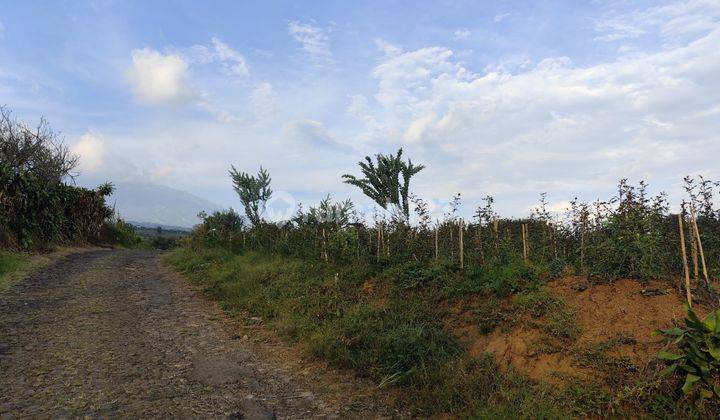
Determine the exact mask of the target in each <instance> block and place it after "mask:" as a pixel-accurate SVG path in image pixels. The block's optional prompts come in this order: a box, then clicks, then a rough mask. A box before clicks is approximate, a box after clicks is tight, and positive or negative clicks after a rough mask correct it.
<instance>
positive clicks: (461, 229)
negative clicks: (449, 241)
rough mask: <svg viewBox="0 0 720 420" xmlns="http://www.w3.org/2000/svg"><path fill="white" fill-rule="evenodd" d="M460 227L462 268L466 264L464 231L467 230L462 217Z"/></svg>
mask: <svg viewBox="0 0 720 420" xmlns="http://www.w3.org/2000/svg"><path fill="white" fill-rule="evenodd" d="M459 226H460V229H459V232H458V237H459V238H460V268H464V266H465V245H464V244H463V231H464V230H465V229H464V227H463V220H462V219H460V224H459Z"/></svg>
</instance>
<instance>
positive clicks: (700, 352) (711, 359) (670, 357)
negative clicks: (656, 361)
mask: <svg viewBox="0 0 720 420" xmlns="http://www.w3.org/2000/svg"><path fill="white" fill-rule="evenodd" d="M687 313H688V316H687V318H685V328H682V327H675V328H670V329H667V330H655V331H654V332H653V334H654V335H664V336H666V337H672V338H675V340H674V341H673V344H676V345H677V348H678V350H679V354H676V353H671V352H668V351H661V352H660V353H658V357H659V358H660V359H662V360H665V361H667V362H668V363H669V364H670V366H669V367H668V368H667V369H665V371H664V372H665V373H666V374H673V373H676V372H678V373H680V374H681V375H685V382H684V384H683V386H682V391H683V393H684V394H691V393H693V392H694V391H695V390H699V392H700V394H699V395H700V398H710V397H715V398H720V387H718V374H720V309H718V310H716V311H713V312H710V313H709V314H708V315H707V316H706V317H705V319H704V320H703V321H701V320H700V318H698V316H697V314H696V313H695V312H694V311H693V310H692V309H691V308H689V307H688V308H687Z"/></svg>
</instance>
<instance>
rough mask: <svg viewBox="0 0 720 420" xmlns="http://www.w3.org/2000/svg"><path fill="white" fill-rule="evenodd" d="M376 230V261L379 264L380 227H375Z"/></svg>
mask: <svg viewBox="0 0 720 420" xmlns="http://www.w3.org/2000/svg"><path fill="white" fill-rule="evenodd" d="M376 228H377V260H378V262H380V243H382V240H381V236H380V225H376Z"/></svg>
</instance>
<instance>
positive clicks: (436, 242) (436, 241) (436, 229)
mask: <svg viewBox="0 0 720 420" xmlns="http://www.w3.org/2000/svg"><path fill="white" fill-rule="evenodd" d="M437 260H438V227H437V225H436V226H435V261H436V262H437Z"/></svg>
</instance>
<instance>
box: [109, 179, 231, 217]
mask: <svg viewBox="0 0 720 420" xmlns="http://www.w3.org/2000/svg"><path fill="white" fill-rule="evenodd" d="M115 187H116V188H115V192H114V193H113V195H112V196H111V197H109V198H108V200H107V202H108V204H109V205H110V206H113V205H114V206H115V209H116V210H117V212H118V213H119V214H120V217H122V218H123V219H125V220H129V221H133V222H135V223H137V224H144V225H147V226H158V225H159V226H177V227H186V228H188V227H192V226H194V225H196V224H198V223H200V219H199V218H198V217H197V215H198V213H200V212H201V211H205V212H207V213H210V212H213V211H215V210H219V209H220V208H221V207H220V206H219V205H217V204H215V203H213V202H211V201H208V200H205V199H204V198H200V197H198V196H196V195H193V194H190V193H189V192H186V191H180V190H176V189H174V188H170V187H165V186H162V185H157V184H135V183H124V184H117V185H115Z"/></svg>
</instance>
